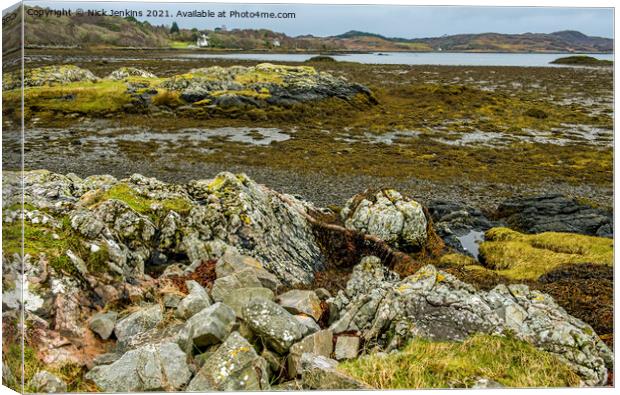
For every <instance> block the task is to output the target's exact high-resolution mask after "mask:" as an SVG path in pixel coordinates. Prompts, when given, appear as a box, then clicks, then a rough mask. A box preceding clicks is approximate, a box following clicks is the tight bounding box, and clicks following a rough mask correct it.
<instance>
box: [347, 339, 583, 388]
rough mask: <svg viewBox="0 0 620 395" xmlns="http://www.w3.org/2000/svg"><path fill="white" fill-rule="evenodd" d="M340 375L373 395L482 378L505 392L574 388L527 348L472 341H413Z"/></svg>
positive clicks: (560, 367) (512, 342) (549, 358)
mask: <svg viewBox="0 0 620 395" xmlns="http://www.w3.org/2000/svg"><path fill="white" fill-rule="evenodd" d="M340 369H341V370H343V371H344V372H346V373H348V374H350V375H351V376H353V377H355V378H357V379H359V380H361V381H363V382H365V383H366V384H368V385H370V386H371V387H373V388H376V389H417V388H448V387H471V386H472V384H474V382H475V381H476V380H477V378H478V377H485V378H488V379H491V380H494V381H497V382H498V383H500V384H502V385H504V386H506V387H518V388H522V387H568V386H577V385H578V384H579V382H580V380H579V377H578V376H577V375H576V374H575V373H574V372H572V371H571V370H570V369H569V368H568V367H567V366H565V365H564V364H563V363H561V362H560V361H559V360H558V359H557V358H556V357H554V356H553V355H551V354H549V353H546V352H544V351H539V350H537V349H536V348H534V347H533V346H531V345H530V344H528V343H525V342H522V341H519V340H516V339H512V338H508V337H499V336H489V335H476V336H473V337H472V338H470V339H467V340H466V341H464V342H463V343H457V342H432V341H428V340H422V339H419V340H414V341H412V342H411V343H409V344H408V345H407V346H406V347H405V348H404V349H403V350H402V351H399V352H396V353H390V354H387V355H384V356H376V355H373V354H370V355H368V356H363V357H360V358H358V359H357V360H352V361H348V362H345V363H342V364H341V365H340Z"/></svg>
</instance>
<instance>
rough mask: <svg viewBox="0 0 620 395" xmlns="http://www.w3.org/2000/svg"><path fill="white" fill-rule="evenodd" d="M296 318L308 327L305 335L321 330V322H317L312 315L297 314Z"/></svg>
mask: <svg viewBox="0 0 620 395" xmlns="http://www.w3.org/2000/svg"><path fill="white" fill-rule="evenodd" d="M295 319H296V320H297V321H298V322H299V323H300V324H302V325H303V326H304V327H305V328H306V332H305V333H304V336H305V335H307V334H312V333H314V332H318V331H320V330H321V327H320V326H319V324H317V323H316V321H315V320H314V318H312V317H308V316H307V315H304V314H296V315H295Z"/></svg>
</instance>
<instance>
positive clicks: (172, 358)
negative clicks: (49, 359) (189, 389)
mask: <svg viewBox="0 0 620 395" xmlns="http://www.w3.org/2000/svg"><path fill="white" fill-rule="evenodd" d="M190 376H191V373H190V370H189V368H188V366H187V363H186V355H185V353H184V352H183V351H182V350H181V349H180V348H179V346H178V345H176V344H175V343H162V344H157V345H156V344H148V345H145V346H142V347H140V348H137V349H135V350H131V351H128V352H127V353H125V354H124V355H123V356H122V357H121V358H120V359H118V360H117V361H116V362H114V363H112V364H110V365H99V366H95V367H94V368H93V369H92V370H91V371H90V372H88V373H87V374H86V376H85V377H86V378H87V379H90V380H93V381H94V382H95V384H97V386H98V387H99V388H100V389H101V390H102V391H105V392H137V391H178V390H179V389H181V388H182V387H183V386H185V384H186V383H187V382H188V381H189V379H190Z"/></svg>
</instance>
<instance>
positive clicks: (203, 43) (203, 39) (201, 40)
mask: <svg viewBox="0 0 620 395" xmlns="http://www.w3.org/2000/svg"><path fill="white" fill-rule="evenodd" d="M196 46H198V48H202V47H208V46H209V37H208V36H207V35H206V34H204V33H202V34H201V35H200V37H198V40H196Z"/></svg>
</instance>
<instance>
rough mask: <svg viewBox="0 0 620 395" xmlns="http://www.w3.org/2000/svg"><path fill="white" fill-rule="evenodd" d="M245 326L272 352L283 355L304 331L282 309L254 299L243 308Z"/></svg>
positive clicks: (268, 301) (268, 302)
mask: <svg viewBox="0 0 620 395" xmlns="http://www.w3.org/2000/svg"><path fill="white" fill-rule="evenodd" d="M243 319H244V320H245V322H246V323H247V325H248V326H249V327H250V328H251V329H252V331H253V332H255V333H256V334H257V335H258V336H259V337H260V338H261V339H263V341H264V342H265V343H266V344H267V345H268V346H269V347H271V348H272V349H273V350H274V351H276V352H278V353H280V354H284V353H286V352H287V351H288V349H289V348H291V346H292V345H293V344H294V343H296V342H297V341H299V340H300V339H301V338H302V336H303V335H304V333H305V332H306V329H305V328H304V327H303V326H302V325H301V324H300V323H299V322H298V321H297V320H296V319H295V317H293V315H291V313H289V312H288V311H286V310H285V309H284V308H283V307H281V306H279V305H277V304H276V303H274V302H272V301H270V300H266V299H256V300H253V301H251V302H250V303H248V304H246V305H245V307H244V308H243Z"/></svg>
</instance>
